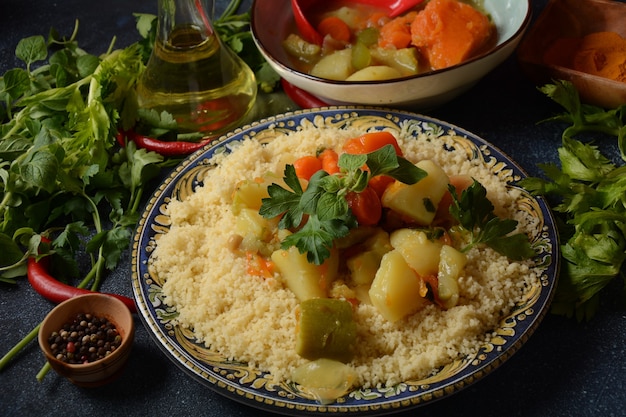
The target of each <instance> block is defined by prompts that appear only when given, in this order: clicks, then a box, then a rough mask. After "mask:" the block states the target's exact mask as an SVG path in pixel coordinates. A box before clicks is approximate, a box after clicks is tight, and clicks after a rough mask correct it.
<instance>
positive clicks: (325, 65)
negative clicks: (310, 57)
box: [311, 49, 354, 81]
mask: <svg viewBox="0 0 626 417" xmlns="http://www.w3.org/2000/svg"><path fill="white" fill-rule="evenodd" d="M353 72H354V68H352V51H351V50H350V49H342V50H340V51H336V52H334V53H332V54H330V55H326V56H325V57H323V58H322V59H320V60H319V61H318V62H317V64H315V66H314V67H313V68H312V69H311V75H313V76H315V77H320V78H326V79H329V80H337V81H344V80H345V79H346V78H348V77H349V76H350V75H351V74H352V73H353Z"/></svg>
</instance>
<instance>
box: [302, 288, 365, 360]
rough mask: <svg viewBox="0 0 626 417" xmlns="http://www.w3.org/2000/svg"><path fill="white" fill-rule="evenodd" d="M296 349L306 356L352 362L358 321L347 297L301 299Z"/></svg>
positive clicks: (313, 358) (310, 358)
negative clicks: (340, 298)
mask: <svg viewBox="0 0 626 417" xmlns="http://www.w3.org/2000/svg"><path fill="white" fill-rule="evenodd" d="M297 332H298V333H297V337H296V352H297V353H298V355H300V356H302V357H303V358H305V359H309V360H315V359H319V358H326V359H332V360H336V361H339V362H344V363H346V362H349V361H350V360H351V359H352V356H353V355H354V351H353V350H354V348H353V345H354V343H355V341H356V323H355V321H354V319H353V317H352V305H351V304H350V303H349V302H348V301H345V300H337V299H332V298H311V299H309V300H305V301H303V302H302V303H300V317H299V320H298V327H297Z"/></svg>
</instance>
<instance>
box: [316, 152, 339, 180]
mask: <svg viewBox="0 0 626 417" xmlns="http://www.w3.org/2000/svg"><path fill="white" fill-rule="evenodd" d="M318 158H319V160H320V161H322V169H323V170H324V171H326V172H327V173H328V174H330V175H332V174H336V173H338V172H339V165H338V162H339V155H337V152H335V151H334V150H332V149H324V150H323V151H322V153H320V154H319V156H318Z"/></svg>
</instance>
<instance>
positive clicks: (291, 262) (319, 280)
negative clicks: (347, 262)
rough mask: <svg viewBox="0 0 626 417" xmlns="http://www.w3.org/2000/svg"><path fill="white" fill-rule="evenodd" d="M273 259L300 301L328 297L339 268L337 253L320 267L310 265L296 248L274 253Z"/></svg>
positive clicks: (334, 252) (333, 253)
mask: <svg viewBox="0 0 626 417" xmlns="http://www.w3.org/2000/svg"><path fill="white" fill-rule="evenodd" d="M271 258H272V261H273V262H274V264H275V265H276V268H277V269H278V271H279V272H280V274H281V275H282V277H283V280H284V282H285V285H287V288H289V289H290V290H291V291H292V292H293V293H294V294H295V295H296V297H297V298H298V300H300V301H305V300H308V299H311V298H324V297H326V295H327V292H328V289H329V288H330V284H331V283H332V281H334V279H335V277H336V276H337V270H338V268H339V259H338V255H337V252H336V251H333V252H332V254H331V257H330V258H328V259H327V260H326V261H325V262H324V263H323V264H322V265H320V266H317V265H315V264H312V263H309V261H308V260H307V258H306V254H303V253H300V252H299V251H298V248H296V247H295V246H292V247H290V248H289V249H287V250H284V249H279V250H277V251H274V253H272V256H271Z"/></svg>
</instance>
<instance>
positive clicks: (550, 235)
mask: <svg viewBox="0 0 626 417" xmlns="http://www.w3.org/2000/svg"><path fill="white" fill-rule="evenodd" d="M313 119H315V123H316V124H317V125H319V124H320V123H322V124H332V125H333V126H334V127H339V128H341V127H342V126H349V125H352V126H355V125H356V126H362V127H363V128H364V129H366V128H372V127H386V128H391V129H394V128H397V129H399V127H400V126H401V125H405V124H407V123H409V124H412V128H414V129H415V130H414V131H419V130H420V129H428V130H430V131H432V132H441V133H439V134H444V133H447V132H449V131H450V130H454V131H455V132H456V134H457V135H459V136H461V137H462V139H459V142H458V145H459V146H460V147H462V149H463V150H465V151H466V152H467V155H468V158H470V159H477V160H479V162H480V163H484V164H486V165H487V166H488V167H489V169H491V170H492V171H493V172H494V175H498V176H499V177H500V178H502V179H503V180H504V181H506V182H507V183H508V184H509V186H510V187H516V185H515V183H516V182H517V181H518V180H520V179H521V178H524V177H525V176H526V175H525V173H524V172H523V171H522V169H521V168H520V167H519V166H518V165H517V164H516V163H515V162H513V161H512V160H511V159H510V158H508V157H507V156H506V155H505V154H504V153H502V152H501V151H500V150H498V149H496V148H495V147H494V146H492V145H490V144H489V143H487V142H486V141H484V140H483V139H481V138H479V137H477V136H475V135H473V134H471V133H470V132H467V131H465V130H463V129H460V128H458V127H456V126H453V125H450V124H448V123H445V122H442V121H439V120H435V119H431V118H428V117H424V116H420V115H416V114H413V113H408V112H398V111H392V110H385V109H373V108H352V107H332V108H324V109H317V110H302V111H298V112H295V113H288V114H286V115H282V116H276V117H273V118H270V119H266V120H263V121H260V122H256V123H254V124H252V125H250V126H247V127H245V128H243V129H239V130H237V131H235V132H232V133H230V134H228V135H225V136H223V137H222V138H220V139H219V141H217V142H215V143H214V144H213V145H211V146H210V147H207V148H205V149H202V150H199V151H197V152H196V153H194V154H192V155H190V156H189V157H188V158H187V159H185V160H184V161H183V162H182V163H181V164H180V165H179V166H178V167H177V168H176V169H174V171H173V172H172V173H171V175H170V176H169V177H168V178H167V179H166V180H165V181H164V182H163V183H162V184H161V185H160V186H159V187H158V189H157V190H156V192H155V193H154V195H153V196H152V198H151V199H150V200H149V202H148V204H147V207H146V210H145V212H144V213H143V216H142V218H141V220H140V223H139V227H138V230H137V233H136V234H135V238H134V242H133V243H134V244H133V250H132V261H133V273H132V281H133V292H134V296H135V297H136V301H137V304H138V308H139V312H140V316H141V318H142V319H143V321H144V323H145V324H146V326H147V328H148V329H149V332H150V333H151V335H152V336H153V337H154V339H155V340H156V342H157V344H158V345H159V346H160V347H161V348H162V349H163V350H164V352H165V354H166V355H167V356H168V357H169V358H170V359H172V360H173V361H174V362H175V363H177V364H178V365H179V366H180V367H181V368H183V369H184V370H185V371H187V372H188V373H189V374H190V375H192V376H193V377H195V378H196V379H198V380H199V381H201V382H202V383H204V384H206V385H207V386H208V387H209V388H212V389H214V390H215V391H217V392H219V393H221V394H223V395H225V396H226V397H229V398H231V399H234V400H237V401H240V402H243V403H246V404H248V405H250V406H253V407H258V408H262V409H266V410H269V411H272V412H274V413H280V414H289V415H303V414H308V415H328V414H331V415H342V414H346V415H355V413H358V415H380V414H386V413H392V412H397V411H398V410H400V409H408V408H412V407H417V406H421V405H424V404H428V403H429V402H431V401H434V400H439V399H441V398H444V397H447V396H450V395H452V394H454V393H456V392H458V391H460V390H461V389H463V388H465V387H467V386H469V385H470V384H472V383H474V382H476V381H478V380H480V379H481V378H483V377H484V376H486V375H487V374H489V373H490V372H492V371H493V370H494V369H496V368H497V367H498V366H500V365H501V364H502V363H503V362H504V361H506V360H507V359H508V358H509V357H511V355H513V354H514V353H515V352H516V351H517V350H518V349H519V348H520V346H521V345H522V344H524V343H525V342H526V341H527V339H528V338H529V336H530V335H531V334H532V333H533V332H534V330H535V329H536V327H537V326H538V324H539V322H540V321H541V319H542V318H543V316H544V315H545V314H546V312H547V309H548V305H549V303H550V301H551V299H552V296H553V292H554V290H555V288H556V279H557V275H558V260H559V253H558V242H557V232H556V229H555V225H554V221H553V218H552V217H551V213H550V210H549V208H548V206H547V204H546V202H545V201H544V200H542V199H535V198H533V197H531V196H530V195H528V194H527V193H525V192H523V198H522V203H521V204H520V207H519V210H524V211H526V212H527V213H528V214H530V215H532V216H535V217H536V218H537V219H538V220H539V222H538V223H539V224H540V225H541V226H540V227H539V228H538V230H536V233H534V238H533V239H534V242H533V243H534V244H535V246H536V247H538V248H540V253H539V254H538V256H537V257H536V264H537V266H538V268H540V270H541V271H542V273H541V274H540V279H539V280H538V283H537V285H536V286H533V287H531V288H528V289H527V292H526V294H525V297H524V302H523V303H520V304H518V305H517V306H516V307H515V309H514V310H513V311H512V312H511V314H510V315H508V316H506V317H502V319H501V322H500V327H499V328H497V329H495V334H496V336H495V337H493V338H491V340H490V342H489V343H488V344H485V345H484V346H482V348H481V349H480V350H479V351H478V352H477V353H476V354H475V355H472V356H471V357H460V358H458V359H457V360H456V361H454V362H452V363H449V364H448V365H446V366H444V367H442V368H441V369H439V370H438V372H437V373H436V374H434V375H432V376H430V377H428V378H426V379H422V380H412V381H405V382H402V383H400V384H398V385H396V386H393V387H388V388H384V389H382V388H381V389H356V390H354V391H352V392H350V393H349V394H347V395H346V396H345V397H342V398H340V399H339V400H338V401H337V402H335V403H333V404H328V405H321V404H319V403H316V402H315V401H313V400H310V399H307V398H306V397H305V396H304V395H302V393H301V392H300V391H299V389H298V387H297V386H296V385H295V384H290V383H278V384H276V383H272V382H271V378H269V376H268V375H267V374H264V373H262V372H259V371H258V370H256V369H253V368H251V367H248V365H247V364H246V363H239V362H233V361H228V360H226V358H224V357H223V356H222V355H220V353H219V352H216V351H213V350H211V349H208V348H205V347H204V345H203V344H198V343H196V342H195V340H194V337H193V334H192V333H190V332H189V331H188V330H186V329H183V328H180V327H178V326H177V325H176V324H175V321H173V319H174V318H175V316H176V311H175V309H173V308H172V307H170V306H167V305H165V304H163V302H162V292H161V291H162V288H161V282H159V279H158V278H157V277H153V276H151V274H150V269H149V262H148V261H149V259H150V256H151V253H152V252H153V249H154V248H155V246H156V241H155V238H156V239H158V235H160V234H163V233H167V232H168V228H169V219H168V217H167V215H166V214H165V210H164V208H165V206H166V205H167V203H168V201H170V200H171V199H182V198H184V197H185V196H186V195H189V194H192V193H194V192H195V190H196V188H197V187H199V186H200V185H201V184H202V181H203V178H204V174H206V172H207V171H208V170H211V169H212V165H211V164H210V163H209V159H210V158H211V156H212V155H214V154H215V153H217V152H229V151H230V145H232V144H233V143H235V142H237V141H241V140H243V139H244V138H248V137H252V138H256V139H257V140H260V141H270V140H272V138H273V137H274V136H275V133H274V132H275V131H276V130H278V131H293V130H296V129H298V128H299V126H301V124H302V123H303V122H307V121H313ZM436 134H437V133H436Z"/></svg>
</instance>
